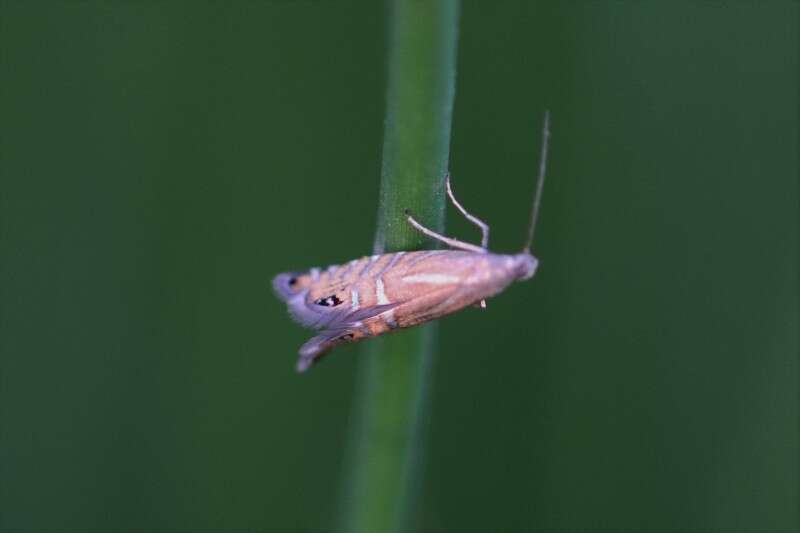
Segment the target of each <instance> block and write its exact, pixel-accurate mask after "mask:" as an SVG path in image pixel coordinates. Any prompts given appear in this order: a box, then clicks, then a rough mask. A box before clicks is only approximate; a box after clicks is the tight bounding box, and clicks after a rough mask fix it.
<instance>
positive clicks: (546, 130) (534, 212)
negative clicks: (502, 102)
mask: <svg viewBox="0 0 800 533" xmlns="http://www.w3.org/2000/svg"><path fill="white" fill-rule="evenodd" d="M549 138H550V111H545V112H544V126H543V127H542V153H541V155H539V177H538V178H537V181H536V192H535V194H534V196H533V208H532V209H531V225H530V226H528V240H527V241H525V248H523V249H522V250H523V251H524V252H526V253H530V251H531V246H532V245H533V232H534V230H535V229H536V221H537V220H538V218H539V204H540V203H541V200H542V190H543V189H544V175H545V171H546V170H547V141H548V139H549Z"/></svg>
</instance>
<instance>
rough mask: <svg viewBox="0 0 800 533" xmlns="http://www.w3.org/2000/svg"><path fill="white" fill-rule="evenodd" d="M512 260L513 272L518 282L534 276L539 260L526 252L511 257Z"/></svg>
mask: <svg viewBox="0 0 800 533" xmlns="http://www.w3.org/2000/svg"><path fill="white" fill-rule="evenodd" d="M512 257H513V258H514V271H515V275H516V278H517V279H519V280H526V279H531V278H532V277H533V275H534V274H536V268H537V267H538V266H539V260H538V259H536V258H535V257H533V256H532V255H531V254H529V253H527V252H523V253H521V254H517V255H515V256H512Z"/></svg>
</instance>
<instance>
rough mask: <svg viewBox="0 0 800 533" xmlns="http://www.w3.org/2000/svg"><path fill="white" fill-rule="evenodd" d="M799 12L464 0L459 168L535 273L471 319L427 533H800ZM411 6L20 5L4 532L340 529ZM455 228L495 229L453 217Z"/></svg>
mask: <svg viewBox="0 0 800 533" xmlns="http://www.w3.org/2000/svg"><path fill="white" fill-rule="evenodd" d="M798 11H799V10H798V4H797V3H796V2H778V1H773V2H733V1H731V2H593V3H589V2H585V3H584V2H580V3H579V2H569V3H567V2H564V3H560V2H548V3H540V2H511V1H502V2H496V3H495V2H492V3H490V2H478V1H467V2H464V3H463V4H462V16H461V27H460V45H459V61H458V63H459V70H458V81H457V90H456V104H455V115H454V128H453V145H452V152H451V153H452V157H451V170H452V173H453V176H454V186H455V188H456V192H457V194H458V195H459V196H460V199H461V200H462V202H463V203H464V204H465V205H466V206H467V207H468V208H469V209H471V210H473V211H474V212H475V213H476V214H478V215H479V216H481V217H483V218H484V219H486V220H487V221H489V222H490V224H491V227H492V240H491V247H492V248H493V249H494V250H496V251H514V250H516V249H518V247H519V246H520V245H521V243H522V241H523V239H524V234H525V225H526V223H527V217H528V209H529V203H530V197H531V194H532V189H533V176H534V174H535V168H536V164H537V159H538V139H539V130H540V125H541V118H542V112H543V110H544V109H546V108H549V109H550V110H551V111H552V115H553V127H552V132H553V133H552V144H551V147H552V150H551V153H550V157H551V159H550V161H551V166H550V172H549V177H548V182H547V184H546V189H545V195H544V203H543V211H542V220H541V222H540V226H539V230H538V231H537V234H538V235H537V243H536V245H535V248H536V253H537V255H538V256H539V258H540V260H541V267H540V270H539V273H538V274H537V276H536V278H534V280H532V282H529V283H526V284H524V285H517V286H515V287H512V288H511V290H509V291H508V292H507V293H504V294H503V295H501V296H499V297H498V298H496V299H494V300H492V301H490V302H489V306H488V309H487V310H485V311H480V310H476V309H471V310H467V311H465V312H463V313H461V314H459V315H456V316H453V317H450V318H447V319H445V320H444V321H442V323H441V328H440V330H439V350H438V353H437V355H436V363H435V382H434V385H433V400H432V412H431V414H430V417H431V418H430V431H429V435H428V442H429V448H428V451H427V470H426V476H425V482H424V484H423V486H422V488H421V490H422V494H421V497H420V501H421V507H420V509H419V513H418V516H417V518H416V526H417V528H418V529H419V530H420V531H431V532H445V531H501V530H502V531H530V530H550V531H555V530H558V531H575V530H585V531H620V530H626V531H687V530H692V531H711V530H714V531H733V530H736V531H757V530H758V531H787V532H788V531H795V530H797V528H798V510H797V502H798V460H797V457H798V394H797V384H798V364H797V363H798V322H799V317H798V253H797V252H798V246H797V244H798V156H797V146H798V76H797V66H798V61H797V56H798V32H797V26H798V14H799V13H798ZM386 17H387V10H386V6H385V5H384V4H383V3H382V2H375V3H368V2H364V3H358V4H356V3H351V2H318V1H297V2H293V1H275V2H267V1H263V2H245V1H235V2H230V3H223V2H191V3H190V2H186V3H182V2H95V1H81V2H77V1H76V2H70V1H63V2H22V1H10V0H3V1H2V2H0V165H1V166H0V471H1V474H0V529H2V530H3V531H26V530H32V531H33V530H36V531H39V530H49V531H57V530H58V531H109V530H115V531H134V530H159V531H174V530H181V531H230V530H246V531H326V530H329V529H330V527H331V524H332V523H333V522H334V521H335V516H336V514H337V512H338V508H337V505H338V501H339V489H340V485H341V475H342V473H343V458H344V456H345V448H346V440H347V434H348V424H349V422H350V418H351V402H352V398H353V388H354V380H355V376H354V374H355V370H356V358H357V357H359V356H362V355H363V352H362V348H361V347H358V346H354V347H349V348H342V349H340V350H337V352H336V353H335V354H334V355H332V356H331V357H330V358H328V359H326V361H325V362H324V364H322V365H321V366H320V367H318V368H315V369H314V370H313V371H312V372H310V373H308V374H306V375H297V374H295V372H294V364H295V357H296V350H297V348H298V347H299V346H300V344H301V343H302V342H303V341H304V340H305V339H307V338H308V337H309V336H310V335H311V334H310V332H307V331H304V330H302V329H301V328H300V327H298V326H296V325H295V324H293V323H291V321H290V319H289V318H288V316H287V315H286V311H285V308H284V306H283V305H282V304H280V303H279V302H278V301H277V300H276V299H275V298H274V297H273V295H272V293H271V290H270V287H269V281H270V279H271V278H272V276H273V275H275V274H276V273H278V272H281V271H285V270H291V269H302V268H307V267H311V266H322V265H326V264H329V263H338V262H341V261H346V260H349V259H351V258H354V257H358V256H360V255H363V254H366V253H369V251H370V249H371V244H372V238H373V232H374V223H375V213H376V209H377V206H376V199H377V193H378V181H379V180H378V177H379V169H380V155H381V154H380V150H381V144H382V120H383V114H384V98H385V75H386V64H385V58H386V42H387V36H386V27H387V19H386ZM448 232H449V233H452V234H455V235H457V236H460V237H462V238H467V239H470V240H477V235H476V231H475V229H474V228H473V227H471V226H469V225H468V224H466V223H465V222H464V221H462V220H460V219H459V218H458V217H457V216H456V215H455V214H453V211H452V210H450V212H449V215H448Z"/></svg>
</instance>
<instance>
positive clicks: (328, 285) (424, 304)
mask: <svg viewBox="0 0 800 533" xmlns="http://www.w3.org/2000/svg"><path fill="white" fill-rule="evenodd" d="M549 135H550V130H549V113H545V117H544V128H543V133H542V152H541V159H540V163H539V177H538V180H537V185H536V193H535V195H534V200H533V207H532V209H531V222H530V226H529V227H528V240H527V242H526V244H525V247H524V248H523V251H522V252H521V253H519V254H514V255H504V254H494V253H491V252H489V250H488V248H487V246H488V244H489V226H488V225H487V224H485V223H484V222H483V221H482V220H480V219H478V218H477V217H475V216H473V215H471V214H469V213H468V212H467V210H466V209H464V208H463V207H462V206H461V204H460V203H458V200H456V198H455V196H454V195H453V190H452V188H451V187H450V176H449V175H448V176H447V180H446V182H445V183H446V188H447V196H448V197H449V198H450V201H451V202H452V203H453V205H454V206H455V207H456V209H458V210H459V211H460V212H461V214H462V215H464V216H465V217H466V218H467V220H469V221H470V222H472V223H473V224H475V225H476V226H478V227H479V228H480V229H481V233H482V239H481V245H480V246H477V245H475V244H469V243H466V242H462V241H459V240H456V239H452V238H449V237H445V236H444V235H440V234H439V233H436V232H435V231H433V230H431V229H428V228H426V227H425V226H423V225H422V224H420V223H419V222H417V221H416V220H415V219H414V217H413V216H411V214H410V213H409V211H408V210H406V212H405V214H406V218H407V220H408V222H409V223H410V224H411V225H412V226H413V227H414V228H416V229H417V230H419V231H420V232H422V233H423V234H425V235H427V236H428V237H431V238H432V239H435V240H437V241H439V242H442V243H444V244H446V245H448V246H449V247H451V248H453V249H452V250H428V251H418V252H396V253H391V254H381V255H373V256H368V257H362V258H361V259H354V260H353V261H350V262H349V263H347V264H344V265H332V266H329V267H328V268H327V269H325V270H320V269H319V268H312V269H311V270H309V271H308V272H305V273H299V272H287V273H284V274H279V275H278V276H276V277H275V279H274V280H273V281H272V286H273V288H274V289H275V293H276V294H277V295H278V297H279V298H280V299H281V300H283V301H285V302H286V303H287V305H288V307H289V313H290V314H291V315H292V317H293V318H294V319H295V320H296V321H297V322H299V323H300V324H302V325H303V326H306V327H309V328H312V329H315V330H319V331H320V333H319V335H317V336H316V337H313V338H311V339H310V340H309V341H308V342H306V343H305V344H304V345H303V346H302V347H301V348H300V358H299V359H298V361H297V371H298V372H304V371H305V370H308V368H309V367H310V366H311V365H312V364H314V363H316V362H317V361H319V360H320V358H322V356H323V355H325V354H326V353H327V352H328V351H329V350H330V349H331V348H334V347H335V346H337V345H339V344H342V343H347V342H357V341H360V340H362V339H367V338H370V337H377V336H378V335H383V334H384V333H389V332H391V331H394V330H397V329H402V328H408V327H411V326H415V325H417V324H422V323H423V322H428V321H429V320H435V319H437V318H440V317H442V316H445V315H449V314H451V313H455V312H456V311H459V310H461V309H464V308H465V307H468V306H471V305H480V307H486V298H490V297H492V296H494V295H495V294H497V293H499V292H501V291H503V290H504V289H505V288H506V287H508V286H509V285H510V284H511V283H512V282H513V281H515V280H526V279H530V278H531V277H533V275H534V274H535V273H536V267H537V266H538V264H539V261H538V260H537V259H536V258H535V257H534V256H533V255H531V244H532V242H533V232H534V229H535V227H536V219H537V217H538V213H539V202H540V199H541V196H542V187H543V185H544V175H545V168H546V163H547V141H548V137H549Z"/></svg>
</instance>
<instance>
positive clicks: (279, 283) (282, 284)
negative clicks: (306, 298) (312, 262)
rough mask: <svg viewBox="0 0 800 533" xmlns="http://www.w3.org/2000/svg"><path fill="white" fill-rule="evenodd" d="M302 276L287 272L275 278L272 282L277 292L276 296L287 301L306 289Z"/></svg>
mask: <svg viewBox="0 0 800 533" xmlns="http://www.w3.org/2000/svg"><path fill="white" fill-rule="evenodd" d="M301 276H302V275H301V274H299V273H297V272H286V273H284V274H278V275H277V276H275V278H274V279H273V280H272V288H273V289H274V290H275V294H277V295H278V297H279V298H280V299H281V300H284V301H286V300H288V299H289V298H291V297H292V296H294V295H295V294H297V293H299V292H300V291H302V290H303V289H304V288H305V284H304V283H301V281H302V280H301Z"/></svg>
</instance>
